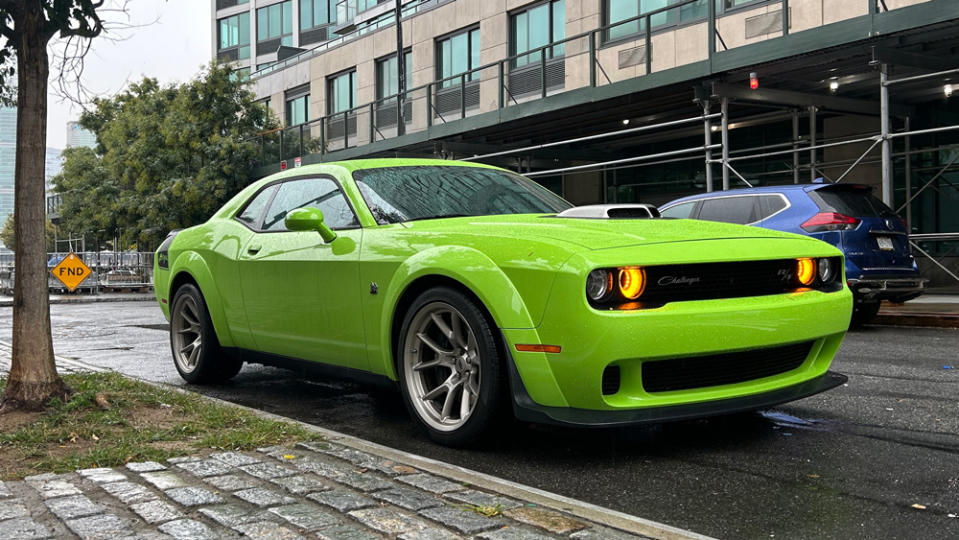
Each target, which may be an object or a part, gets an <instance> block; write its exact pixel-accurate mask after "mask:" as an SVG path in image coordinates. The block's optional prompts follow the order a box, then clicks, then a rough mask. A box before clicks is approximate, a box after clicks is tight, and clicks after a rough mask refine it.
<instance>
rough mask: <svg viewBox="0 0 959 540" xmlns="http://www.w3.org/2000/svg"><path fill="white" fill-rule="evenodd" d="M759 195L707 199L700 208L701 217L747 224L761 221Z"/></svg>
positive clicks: (707, 219) (709, 219) (708, 219)
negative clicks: (758, 205) (758, 203)
mask: <svg viewBox="0 0 959 540" xmlns="http://www.w3.org/2000/svg"><path fill="white" fill-rule="evenodd" d="M756 199H757V197H750V196H742V197H718V198H716V199H706V200H704V201H703V206H702V208H701V209H700V210H699V219H704V220H706V221H722V222H725V223H738V224H740V225H745V224H747V223H753V222H755V221H759V209H758V208H757V200H756Z"/></svg>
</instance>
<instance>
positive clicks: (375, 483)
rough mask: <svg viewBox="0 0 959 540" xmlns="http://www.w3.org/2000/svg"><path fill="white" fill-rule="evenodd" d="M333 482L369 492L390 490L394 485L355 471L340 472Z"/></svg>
mask: <svg viewBox="0 0 959 540" xmlns="http://www.w3.org/2000/svg"><path fill="white" fill-rule="evenodd" d="M333 480H335V481H337V482H339V483H341V484H346V485H348V486H350V487H351V488H353V489H358V490H360V491H367V492H368V491H377V490H380V489H389V488H391V487H393V485H394V484H393V483H392V482H389V481H387V480H384V479H382V478H379V477H378V476H374V475H373V474H372V473H359V472H356V471H353V470H346V471H340V473H339V474H338V475H336V476H334V477H333Z"/></svg>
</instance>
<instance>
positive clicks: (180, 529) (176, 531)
mask: <svg viewBox="0 0 959 540" xmlns="http://www.w3.org/2000/svg"><path fill="white" fill-rule="evenodd" d="M158 529H160V530H161V531H163V532H165V533H167V534H169V535H170V536H172V537H173V538H176V539H177V540H206V539H208V538H209V539H213V538H216V537H217V535H216V534H215V533H214V532H213V531H212V530H210V528H209V527H207V526H206V525H205V524H203V523H201V522H199V521H196V520H193V519H180V520H177V521H168V522H166V523H164V524H163V525H160V526H159V527H158Z"/></svg>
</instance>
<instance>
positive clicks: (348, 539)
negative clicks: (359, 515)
mask: <svg viewBox="0 0 959 540" xmlns="http://www.w3.org/2000/svg"><path fill="white" fill-rule="evenodd" d="M313 534H315V535H316V536H317V537H318V538H321V539H322V540H382V538H383V537H382V536H380V535H378V534H374V533H373V531H371V530H369V529H365V528H362V527H358V526H356V525H337V526H335V527H330V528H328V529H323V530H322V531H317V532H315V533H313Z"/></svg>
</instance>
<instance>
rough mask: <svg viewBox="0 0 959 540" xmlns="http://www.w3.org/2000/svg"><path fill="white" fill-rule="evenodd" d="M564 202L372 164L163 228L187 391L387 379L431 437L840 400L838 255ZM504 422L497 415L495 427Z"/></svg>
mask: <svg viewBox="0 0 959 540" xmlns="http://www.w3.org/2000/svg"><path fill="white" fill-rule="evenodd" d="M571 208H572V205H571V204H570V203H568V202H566V201H565V200H563V199H561V198H559V197H557V196H556V195H554V194H553V193H551V192H550V191H548V190H546V189H545V188H543V187H541V186H539V185H537V184H536V183H534V182H532V181H530V180H528V179H526V178H524V177H522V176H520V175H518V174H515V173H512V172H510V171H506V170H502V169H498V168H495V167H489V166H485V165H478V164H468V163H458V162H454V161H439V160H413V159H382V160H359V161H351V162H341V163H327V164H318V165H310V166H305V167H300V168H295V169H292V170H288V171H285V172H282V173H278V174H275V175H273V176H270V177H267V178H264V179H262V180H259V181H257V182H254V183H253V184H251V185H250V186H249V187H247V188H246V189H244V190H243V191H242V192H240V193H239V194H238V195H237V196H236V197H234V198H233V199H232V200H230V201H229V202H228V203H226V204H225V205H224V206H223V207H222V208H221V209H220V210H219V211H217V212H216V214H214V215H213V217H211V218H210V219H209V220H208V221H207V222H206V223H204V224H202V225H198V226H195V227H191V228H189V229H184V230H180V231H175V232H172V233H170V235H169V236H168V237H167V238H166V240H165V241H164V242H163V243H162V245H161V246H160V248H159V249H158V251H157V254H156V257H155V261H156V263H155V269H154V270H155V274H154V277H155V279H154V281H155V289H156V295H157V300H158V302H159V305H160V307H161V308H162V310H163V313H164V315H166V316H167V318H168V319H169V320H170V345H171V349H172V353H173V359H174V365H175V366H176V369H177V370H178V371H179V373H180V375H181V376H182V377H183V378H184V379H185V380H186V381H188V382H190V383H213V382H218V381H224V380H226V379H229V378H230V377H232V376H234V375H235V374H236V373H237V372H238V371H239V369H240V367H241V365H242V363H243V362H245V361H248V362H257V363H264V364H271V365H278V366H285V367H293V368H312V367H315V366H317V365H325V366H327V368H326V369H325V370H324V372H329V368H330V367H337V368H341V369H340V371H345V372H349V373H353V374H358V373H362V374H364V375H365V376H366V377H369V376H370V375H372V376H376V377H378V378H381V379H387V380H390V381H395V382H398V384H399V387H400V390H401V392H402V396H403V399H404V402H405V404H406V407H407V409H408V410H409V412H410V414H411V416H412V417H413V418H414V419H416V421H417V422H418V423H419V424H420V426H421V427H422V428H423V429H424V430H425V432H426V433H427V434H428V435H429V436H430V437H432V438H433V439H434V440H435V441H438V442H440V443H443V444H451V445H462V444H468V443H470V442H471V441H475V440H476V439H478V438H480V437H482V436H483V434H484V433H486V432H487V430H488V429H489V428H491V427H493V426H495V425H496V424H498V423H500V422H503V421H506V420H507V418H506V416H505V414H509V413H510V411H511V412H512V413H513V414H515V416H516V417H518V418H520V419H523V420H526V421H531V422H544V423H558V424H567V425H589V426H613V425H628V424H635V423H642V422H661V421H664V420H675V419H685V418H691V417H703V416H710V415H716V414H725V413H731V412H738V411H746V410H754V409H760V408H765V407H770V406H772V405H776V404H779V403H783V402H786V401H791V400H795V399H800V398H803V397H806V396H809V395H812V394H815V393H817V392H821V391H824V390H827V389H830V388H833V387H835V386H837V385H840V384H842V383H843V382H844V381H845V380H846V378H845V377H844V376H843V375H840V374H837V373H833V372H831V371H829V365H830V363H831V362H832V359H833V355H834V354H835V352H836V350H837V349H838V348H839V345H840V343H841V342H842V339H843V336H844V335H845V331H846V328H847V327H848V325H849V315H850V312H851V309H852V295H851V294H850V292H849V289H848V288H847V287H846V286H845V284H844V283H843V281H842V279H841V276H842V272H841V268H842V255H841V253H840V252H839V250H837V249H836V248H834V247H832V246H830V245H828V244H825V243H823V242H818V241H815V240H812V239H810V238H806V237H802V236H798V235H793V234H786V233H781V232H776V231H764V230H761V229H756V228H750V227H742V226H739V225H728V224H719V223H707V222H702V221H692V220H665V219H659V218H658V217H656V214H655V212H653V211H651V210H650V209H649V208H648V207H645V206H639V205H635V206H615V205H614V206H596V207H585V208H584V207H580V208H575V209H572V210H571ZM504 413H505V414H504Z"/></svg>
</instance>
